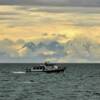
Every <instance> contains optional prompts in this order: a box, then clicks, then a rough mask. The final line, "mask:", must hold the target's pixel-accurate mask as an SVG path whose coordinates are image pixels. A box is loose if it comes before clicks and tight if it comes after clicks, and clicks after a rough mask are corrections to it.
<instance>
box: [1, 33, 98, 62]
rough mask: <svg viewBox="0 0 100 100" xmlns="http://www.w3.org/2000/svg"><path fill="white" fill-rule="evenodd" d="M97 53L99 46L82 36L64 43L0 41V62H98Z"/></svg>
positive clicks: (50, 41)
mask: <svg viewBox="0 0 100 100" xmlns="http://www.w3.org/2000/svg"><path fill="white" fill-rule="evenodd" d="M55 36H56V35H55ZM99 51H100V44H99V43H97V42H94V41H92V40H91V39H90V38H87V37H84V36H79V37H75V38H73V39H72V40H68V41H67V42H65V43H60V42H58V41H56V40H52V39H51V40H44V41H40V42H38V43H36V42H32V41H30V42H26V41H25V40H21V39H20V40H17V41H15V42H14V41H12V40H9V39H4V40H1V41H0V62H44V61H47V60H50V61H52V62H99V61H100V52H99Z"/></svg>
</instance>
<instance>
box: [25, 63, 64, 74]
mask: <svg viewBox="0 0 100 100" xmlns="http://www.w3.org/2000/svg"><path fill="white" fill-rule="evenodd" d="M64 70H65V67H61V66H58V65H56V64H53V63H47V62H46V63H44V64H42V65H37V66H33V67H31V68H27V69H26V72H48V73H49V72H63V71H64Z"/></svg>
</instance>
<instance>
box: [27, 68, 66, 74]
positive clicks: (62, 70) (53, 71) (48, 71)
mask: <svg viewBox="0 0 100 100" xmlns="http://www.w3.org/2000/svg"><path fill="white" fill-rule="evenodd" d="M64 70H65V68H62V69H56V70H31V69H26V72H46V73H55V72H57V73H59V72H64Z"/></svg>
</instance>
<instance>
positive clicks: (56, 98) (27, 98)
mask: <svg viewBox="0 0 100 100" xmlns="http://www.w3.org/2000/svg"><path fill="white" fill-rule="evenodd" d="M31 66H34V64H0V100H100V64H61V65H60V66H65V67H66V70H65V72H64V73H63V72H62V73H50V74H48V73H44V72H31V73H26V72H25V68H26V67H31Z"/></svg>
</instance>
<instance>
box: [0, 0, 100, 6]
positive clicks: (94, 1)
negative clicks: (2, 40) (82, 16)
mask: <svg viewBox="0 0 100 100" xmlns="http://www.w3.org/2000/svg"><path fill="white" fill-rule="evenodd" d="M0 4H1V5H36V6H37V5H38V6H98V7H99V6H100V0H0Z"/></svg>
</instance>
